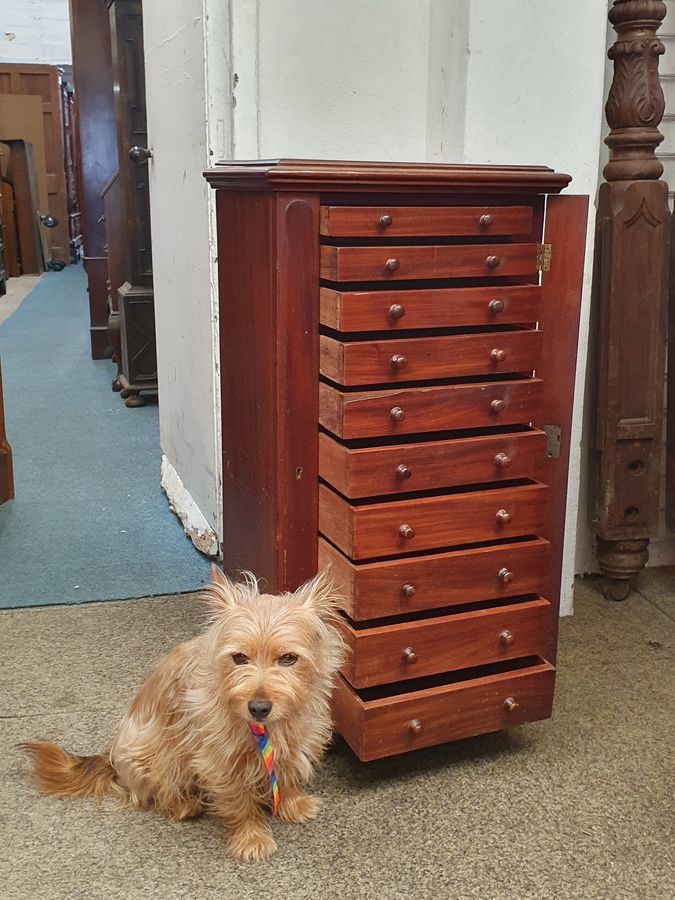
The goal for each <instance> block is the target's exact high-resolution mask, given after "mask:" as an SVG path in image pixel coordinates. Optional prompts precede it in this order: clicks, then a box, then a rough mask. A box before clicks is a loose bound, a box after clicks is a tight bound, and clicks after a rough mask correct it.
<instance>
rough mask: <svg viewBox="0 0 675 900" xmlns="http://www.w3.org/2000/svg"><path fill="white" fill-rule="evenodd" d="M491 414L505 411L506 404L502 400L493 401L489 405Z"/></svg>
mask: <svg viewBox="0 0 675 900" xmlns="http://www.w3.org/2000/svg"><path fill="white" fill-rule="evenodd" d="M490 409H491V410H492V412H496V413H500V412H504V410H505V409H506V403H505V402H504V401H503V400H493V401H492V403H491V404H490Z"/></svg>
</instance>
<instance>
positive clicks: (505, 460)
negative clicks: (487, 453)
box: [495, 453, 511, 469]
mask: <svg viewBox="0 0 675 900" xmlns="http://www.w3.org/2000/svg"><path fill="white" fill-rule="evenodd" d="M495 465H496V466H499V468H500V469H508V467H509V466H510V465H511V457H510V456H507V455H506V453H498V454H497V455H496V456H495Z"/></svg>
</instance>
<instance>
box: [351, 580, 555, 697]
mask: <svg viewBox="0 0 675 900" xmlns="http://www.w3.org/2000/svg"><path fill="white" fill-rule="evenodd" d="M550 623H551V604H550V603H549V602H548V600H545V599H544V598H543V597H538V598H537V599H535V600H528V601H525V602H522V603H515V604H511V605H509V606H501V607H496V608H492V609H480V610H474V611H472V612H467V613H458V614H456V615H448V616H440V617H438V618H431V619H423V620H417V621H414V622H405V623H398V624H395V625H387V626H376V627H374V628H362V629H356V628H354V627H353V626H351V625H350V624H349V623H348V622H346V621H344V622H343V623H342V626H341V631H342V633H343V637H344V639H345V642H346V644H347V647H348V648H349V651H350V652H349V657H348V659H347V662H346V664H345V666H344V667H343V669H342V674H343V675H344V676H345V678H346V679H347V681H349V683H350V684H351V685H352V686H353V687H356V688H367V687H373V686H374V685H377V684H391V683H393V682H395V681H405V680H406V679H409V678H421V677H423V676H425V675H437V674H439V673H441V672H451V671H454V670H456V669H469V668H471V667H472V666H479V665H485V664H486V663H493V662H500V661H501V660H505V659H518V658H523V657H526V656H538V655H540V654H543V653H544V652H545V650H546V645H547V643H548V638H549V631H550Z"/></svg>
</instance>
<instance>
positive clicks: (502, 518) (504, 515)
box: [495, 509, 513, 525]
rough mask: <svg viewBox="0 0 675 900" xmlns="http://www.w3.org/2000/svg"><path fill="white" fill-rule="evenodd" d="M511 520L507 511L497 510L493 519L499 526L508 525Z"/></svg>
mask: <svg viewBox="0 0 675 900" xmlns="http://www.w3.org/2000/svg"><path fill="white" fill-rule="evenodd" d="M512 518H513V516H512V515H511V513H510V512H509V511H508V509H498V510H497V512H496V514H495V519H496V520H497V521H498V522H499V524H500V525H508V524H509V522H510V521H511V519H512Z"/></svg>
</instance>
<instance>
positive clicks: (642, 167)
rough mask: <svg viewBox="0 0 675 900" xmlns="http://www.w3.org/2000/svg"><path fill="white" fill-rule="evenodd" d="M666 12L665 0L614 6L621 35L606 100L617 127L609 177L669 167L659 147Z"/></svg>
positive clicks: (619, 0)
mask: <svg viewBox="0 0 675 900" xmlns="http://www.w3.org/2000/svg"><path fill="white" fill-rule="evenodd" d="M665 15H666V5H665V3H663V2H661V0H615V2H614V6H613V7H612V9H611V10H610V13H609V20H610V22H611V23H612V25H613V26H614V29H615V31H616V32H617V40H616V42H615V43H614V45H613V46H612V47H611V48H610V50H609V53H608V56H609V58H610V59H611V60H612V62H613V63H614V77H613V79H612V86H611V88H610V90H609V96H608V98H607V104H606V106H605V114H606V116H607V123H608V124H609V126H610V128H611V129H612V130H611V132H610V134H609V135H608V137H607V138H606V143H607V145H608V146H609V148H610V161H609V163H608V164H607V166H606V167H605V171H604V175H605V178H606V179H607V180H608V181H632V180H636V179H637V180H639V179H645V178H646V179H656V178H659V177H660V176H661V175H662V173H663V166H662V165H661V163H660V162H659V161H658V159H657V158H656V154H655V150H656V147H657V146H658V145H659V144H660V143H661V141H662V140H663V135H662V134H661V132H660V131H659V129H658V126H659V123H660V122H661V119H662V117H663V112H664V109H665V101H664V97H663V90H662V89H661V82H660V81H659V56H661V54H663V53H664V52H665V48H664V46H663V44H662V43H661V41H660V40H659V39H658V38H657V37H656V31H657V29H658V28H659V27H660V25H661V22H662V21H663V18H664V17H665Z"/></svg>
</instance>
